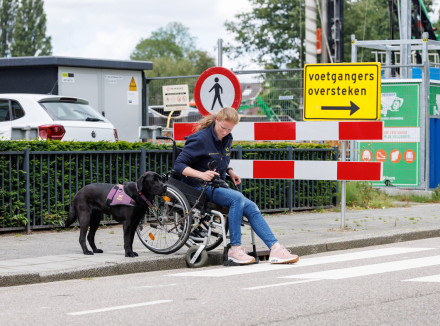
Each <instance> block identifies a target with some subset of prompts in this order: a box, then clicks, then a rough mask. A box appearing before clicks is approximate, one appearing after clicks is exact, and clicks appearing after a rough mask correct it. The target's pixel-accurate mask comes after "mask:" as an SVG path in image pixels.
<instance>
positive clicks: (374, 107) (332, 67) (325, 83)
mask: <svg viewBox="0 0 440 326" xmlns="http://www.w3.org/2000/svg"><path fill="white" fill-rule="evenodd" d="M380 69H381V68H380V63H378V62H371V63H350V64H349V63H347V64H342V63H337V64H310V65H305V66H304V102H303V103H304V105H303V108H304V109H303V118H304V120H306V121H307V120H338V121H342V120H379V119H380V85H381V79H380V71H381V70H380Z"/></svg>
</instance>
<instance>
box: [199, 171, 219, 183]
mask: <svg viewBox="0 0 440 326" xmlns="http://www.w3.org/2000/svg"><path fill="white" fill-rule="evenodd" d="M200 173H201V174H200V176H199V177H198V178H200V179H202V180H204V181H211V180H212V179H214V177H216V176H219V174H218V172H215V170H206V171H205V172H200Z"/></svg>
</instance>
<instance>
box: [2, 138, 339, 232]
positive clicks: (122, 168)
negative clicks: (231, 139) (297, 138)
mask: <svg viewBox="0 0 440 326" xmlns="http://www.w3.org/2000/svg"><path fill="white" fill-rule="evenodd" d="M178 146H183V143H179V144H178ZM237 146H240V147H241V148H242V153H243V156H242V157H243V159H266V160H273V159H282V160H285V159H288V158H287V153H288V150H287V148H289V147H291V148H292V149H293V156H292V159H314V160H316V159H323V158H322V157H319V155H320V154H319V153H317V152H316V151H313V150H312V151H307V149H319V148H324V149H328V148H330V147H329V146H327V145H325V144H303V143H285V142H273V143H272V142H258V143H257V142H239V143H236V144H234V145H233V149H234V148H235V149H236V148H237ZM26 148H28V149H29V151H30V152H31V155H30V161H29V172H30V173H29V181H30V183H29V186H30V199H29V201H30V220H31V222H30V223H31V227H40V226H45V225H62V224H63V221H64V219H65V217H66V214H67V210H68V206H69V204H70V201H71V199H72V198H73V196H74V195H75V193H76V191H77V190H78V189H80V188H81V187H82V186H84V185H85V184H89V183H93V182H107V183H123V182H125V181H133V180H135V179H136V178H137V176H138V174H139V168H140V164H141V162H140V157H141V154H140V152H141V151H140V150H141V149H142V148H145V150H146V162H145V167H146V170H152V171H155V172H158V173H160V174H163V173H166V172H167V171H169V170H170V169H171V165H172V162H171V149H172V147H171V145H170V144H151V143H142V142H136V143H129V142H123V141H121V142H117V143H110V142H60V141H0V228H12V227H23V226H24V225H26V223H27V211H26V207H25V193H26V188H25V184H26V183H25V182H26V173H25V171H24V155H23V151H24V150H25V149H26ZM254 149H255V151H254ZM271 149H278V150H274V151H271ZM73 151H86V152H89V151H95V152H97V153H99V152H100V151H128V152H127V153H128V154H125V152H124V154H117V155H116V154H111V153H109V154H102V155H101V154H90V155H89V154H82V155H81V156H76V155H73V156H72V157H71V158H70V159H69V153H70V152H73ZM129 151H132V152H129ZM32 152H62V153H63V155H57V154H50V155H38V154H32ZM11 153H16V154H14V155H8V154H11ZM335 153H336V152H335V151H333V154H335ZM333 156H335V155H333ZM232 157H233V158H236V157H237V152H236V151H233V152H232ZM325 159H335V158H334V157H333V158H331V157H330V156H329V157H327V158H325ZM76 171H77V172H76ZM335 187H336V186H335V183H331V184H330V183H329V182H328V181H313V182H310V181H293V182H292V181H288V180H287V181H286V180H265V181H264V182H263V184H261V181H260V180H245V181H244V182H243V192H244V194H245V195H246V196H248V197H249V198H250V199H252V200H254V201H256V202H257V203H260V204H261V206H262V209H263V210H266V211H273V210H280V207H285V206H286V203H287V200H288V198H287V197H288V196H287V194H288V191H289V189H290V188H293V191H295V193H296V197H298V199H295V201H296V202H297V203H294V205H295V207H303V208H306V207H312V206H322V205H326V203H327V205H328V203H331V202H332V198H333V196H334V194H335V192H336V189H335ZM296 197H295V198H296ZM310 203H312V204H310Z"/></svg>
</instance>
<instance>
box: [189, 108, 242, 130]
mask: <svg viewBox="0 0 440 326" xmlns="http://www.w3.org/2000/svg"><path fill="white" fill-rule="evenodd" d="M216 119H217V120H218V121H230V122H233V123H234V124H237V123H238V122H239V121H240V116H239V115H238V113H237V110H235V109H234V108H231V107H226V108H223V109H221V110H220V111H218V112H217V114H210V115H208V116H206V117H204V118H202V119H201V120H200V121H199V123H198V124H197V127H196V128H195V130H194V131H199V130H202V129H206V128H208V127H209V126H211V125H212V124H213V123H214V121H215V120H216Z"/></svg>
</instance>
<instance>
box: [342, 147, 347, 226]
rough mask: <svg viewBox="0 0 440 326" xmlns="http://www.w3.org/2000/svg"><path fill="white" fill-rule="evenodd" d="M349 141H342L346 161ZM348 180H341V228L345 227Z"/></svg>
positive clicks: (343, 157)
mask: <svg viewBox="0 0 440 326" xmlns="http://www.w3.org/2000/svg"><path fill="white" fill-rule="evenodd" d="M346 147H347V141H346V140H343V141H342V142H341V161H343V162H344V161H345V155H346V150H347V148H346ZM346 186H347V181H345V180H342V181H341V229H343V228H345V206H346V192H347V187H346Z"/></svg>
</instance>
